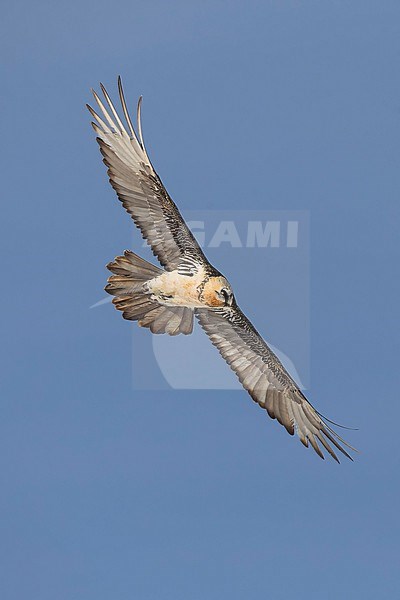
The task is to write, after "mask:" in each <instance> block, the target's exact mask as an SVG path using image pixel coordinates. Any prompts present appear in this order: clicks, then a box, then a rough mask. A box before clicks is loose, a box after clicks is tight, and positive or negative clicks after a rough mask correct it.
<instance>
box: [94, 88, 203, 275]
mask: <svg viewBox="0 0 400 600" xmlns="http://www.w3.org/2000/svg"><path fill="white" fill-rule="evenodd" d="M100 85H101V84H100ZM118 88H119V96H120V100H121V105H122V110H123V113H124V117H125V120H126V124H127V126H128V131H127V129H126V128H125V126H124V124H123V122H122V120H121V119H120V117H119V116H118V113H117V111H116V109H115V107H114V105H113V103H112V101H111V99H110V97H109V95H108V93H107V91H106V89H105V88H104V86H103V85H101V89H102V91H103V94H104V98H105V103H103V102H102V101H101V99H100V98H99V96H98V95H97V94H96V92H95V91H93V95H94V97H95V100H96V102H97V104H98V107H99V109H100V111H99V112H100V113H101V114H102V117H100V116H99V115H98V114H97V113H96V112H95V111H94V110H93V108H91V107H90V106H89V105H87V107H88V109H89V111H90V113H91V114H92V116H93V118H94V119H95V121H96V122H95V123H92V126H93V128H94V130H95V132H96V134H97V136H98V137H97V141H98V143H99V146H100V151H101V153H102V155H103V157H104V158H103V162H104V163H105V164H106V166H107V167H108V175H109V178H110V183H111V185H112V186H113V188H114V189H115V191H116V192H117V195H118V198H119V199H120V201H121V202H122V204H123V206H124V208H125V210H127V212H128V213H129V214H130V215H131V216H132V218H133V220H134V222H135V224H136V225H137V226H138V227H139V229H140V230H141V232H142V236H143V237H144V238H145V239H146V240H147V243H148V244H149V245H150V246H151V248H152V250H153V253H154V255H155V256H157V258H158V260H159V261H160V263H161V264H162V265H163V267H165V268H166V269H167V270H168V271H172V270H174V269H176V268H177V267H178V266H179V264H180V261H181V258H182V257H184V256H186V257H187V256H189V257H192V258H193V259H194V262H195V263H196V259H198V261H200V262H201V261H202V260H205V259H204V255H203V253H202V251H201V249H200V247H199V245H198V244H197V242H196V240H195V238H194V236H193V234H192V232H191V231H190V229H189V228H188V226H187V225H186V223H185V221H184V220H183V218H182V216H181V214H180V212H179V210H178V209H177V207H176V205H175V203H174V202H173V201H172V199H171V198H170V196H169V195H168V192H167V190H166V189H165V187H164V186H163V184H162V182H161V180H160V178H159V177H158V175H157V173H156V172H155V170H154V168H153V166H152V164H151V162H150V159H149V157H148V155H147V152H146V148H145V145H144V142H143V135H142V125H141V117H140V107H141V98H139V102H138V107H137V134H136V132H135V130H134V128H133V125H132V121H131V119H130V116H129V113H128V109H127V106H126V102H125V98H124V92H123V89H122V83H121V79H120V78H118ZM186 268H187V265H186Z"/></svg>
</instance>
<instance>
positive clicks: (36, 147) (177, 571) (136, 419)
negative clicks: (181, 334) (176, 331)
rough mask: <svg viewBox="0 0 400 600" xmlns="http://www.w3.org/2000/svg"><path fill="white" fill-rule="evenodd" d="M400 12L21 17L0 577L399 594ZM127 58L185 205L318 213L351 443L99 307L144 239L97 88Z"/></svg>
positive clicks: (193, 589)
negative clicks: (307, 443)
mask: <svg viewBox="0 0 400 600" xmlns="http://www.w3.org/2000/svg"><path fill="white" fill-rule="evenodd" d="M399 20H400V6H399V4H398V2H392V1H387V2H384V3H381V2H376V1H375V2H371V1H368V0H365V1H362V2H361V1H355V2H351V3H348V2H339V1H336V0H335V1H329V2H328V1H321V2H315V1H309V2H300V1H293V2H291V1H278V0H276V1H274V2H273V1H268V2H255V1H250V2H246V3H244V2H218V1H216V2H215V1H213V2H208V1H205V2H176V1H173V0H172V1H171V2H151V1H150V2H135V1H133V2H118V1H117V2H115V3H114V4H110V3H108V2H103V1H102V0H99V1H98V2H92V1H85V0H83V1H82V2H79V3H78V2H72V3H54V2H40V1H39V2H37V3H35V4H34V5H33V4H32V3H28V2H18V1H17V2H15V3H13V4H12V6H11V5H10V6H9V7H8V8H7V12H6V13H3V15H2V24H1V28H2V35H1V45H2V49H1V50H2V51H1V56H2V59H1V82H2V94H1V100H0V102H1V109H2V144H1V151H2V167H3V170H2V173H3V182H2V209H3V212H2V215H3V216H2V219H1V223H0V227H1V236H0V243H1V248H2V258H3V291H2V299H1V302H2V311H1V320H2V350H1V352H2V357H1V366H2V371H3V374H2V377H1V387H2V394H1V398H2V401H1V406H2V409H1V414H2V417H1V419H0V447H1V451H0V457H1V458H0V461H1V469H0V472H1V492H0V514H1V522H2V533H1V542H0V550H1V560H0V563H1V565H2V570H3V573H2V575H1V578H0V586H1V588H2V590H1V597H2V598H4V599H5V600H20V599H25V598H40V599H41V600H50V599H51V600H54V598H57V600H64V599H65V600H67V599H68V600H69V599H71V598H74V600H75V599H82V600H83V599H84V600H92V599H93V600H95V599H96V600H106V599H107V600H108V599H110V598H113V599H125V598H135V599H136V598H137V599H140V600H153V599H154V600H170V599H171V600H177V599H181V598H182V599H185V600H186V599H190V600H204V599H205V598H207V600H214V599H215V600H217V599H218V600H219V599H220V598H229V599H230V600H239V599H240V600H241V599H243V598H244V597H245V598H251V599H257V598H265V597H268V598H273V599H274V600H280V599H284V598H285V599H286V598H288V597H294V596H295V597H296V598H298V599H300V600H303V599H307V600H310V599H314V598H315V599H316V598H324V599H327V600H330V599H336V598H341V597H342V598H343V597H345V598H363V599H364V600H368V599H372V598H376V597H379V598H390V599H392V598H395V597H398V596H399V593H400V584H399V577H398V556H399V535H400V531H399V517H398V499H399V493H400V485H399V476H398V473H399V450H398V442H397V426H398V423H399V420H400V409H399V406H400V403H399V398H398V390H399V377H398V354H399V348H398V336H397V334H396V329H397V327H396V326H397V324H398V315H397V312H398V309H396V308H395V307H396V306H397V305H398V300H397V299H398V295H399V283H398V263H399V249H398V227H399V225H398V222H399V208H398V205H399V198H398V195H399V183H400V182H399V179H400V175H399V168H398V156H399V135H400V130H399V128H400V85H399V72H400V70H399V58H400V36H399ZM118 74H121V75H122V76H123V78H124V82H125V87H126V92H127V95H128V97H129V98H130V100H131V102H132V101H134V99H135V98H136V96H137V95H139V94H143V95H144V97H145V103H144V128H145V136H146V140H147V146H148V150H149V152H150V154H151V157H152V159H153V162H154V164H155V166H156V168H157V170H158V172H159V173H160V175H161V176H162V178H163V181H164V183H165V184H166V186H167V188H168V190H169V191H170V193H171V195H172V196H173V198H174V199H175V200H176V201H177V203H178V205H179V207H180V208H181V209H182V212H183V213H185V211H191V210H207V211H212V210H214V209H215V210H222V211H230V210H232V211H240V210H243V209H244V208H245V209H247V210H254V211H257V210H258V211H260V210H275V211H306V212H307V214H308V215H309V227H310V230H309V231H310V248H309V252H310V264H309V268H310V284H309V285H308V286H306V288H307V289H306V290H305V289H302V293H305V291H307V290H308V291H309V313H310V324H309V340H310V351H309V357H310V358H309V371H310V385H309V390H308V394H309V396H310V399H311V400H312V401H313V403H315V404H316V405H317V406H318V408H319V410H321V412H323V413H324V414H327V415H328V416H330V417H331V418H333V419H335V420H338V421H339V422H343V423H345V424H348V425H354V426H357V427H359V431H358V432H348V435H347V436H346V437H347V438H349V439H350V441H351V442H353V443H354V445H356V446H357V447H358V448H359V449H360V450H361V454H360V455H358V456H357V457H356V460H355V462H354V463H350V462H349V461H346V462H345V461H342V464H341V465H340V466H339V465H336V464H335V463H333V461H328V460H326V461H321V460H319V459H318V457H316V456H315V455H314V454H313V453H312V452H311V451H310V450H308V451H306V450H305V449H304V448H303V447H302V446H301V444H300V443H299V442H298V441H297V440H293V439H291V438H290V437H289V436H288V435H287V434H286V433H285V432H284V431H282V428H281V427H279V426H278V425H277V423H276V422H273V421H271V420H269V419H268V418H267V417H266V416H265V415H264V414H263V413H262V411H260V410H259V409H258V408H257V407H256V406H255V405H254V404H253V403H252V402H251V401H250V400H249V398H248V397H247V395H246V394H245V392H240V391H233V390H228V391H221V390H219V391H212V390H184V391H183V390H172V389H154V390H138V389H135V387H134V386H133V385H132V356H133V357H134V356H135V352H136V353H138V352H139V353H140V349H141V347H142V346H141V344H142V343H143V344H144V343H148V336H149V335H150V334H149V332H148V331H143V330H139V328H137V327H136V326H135V325H133V324H131V323H128V322H125V321H123V320H122V319H121V318H120V316H119V315H118V314H117V313H116V312H115V311H114V310H113V309H112V308H111V307H110V306H108V305H107V306H103V307H101V308H97V309H95V310H89V306H90V305H92V304H93V303H94V302H96V301H97V300H99V299H101V298H102V297H103V292H102V289H103V286H104V283H105V278H106V275H107V273H106V270H105V268H104V265H105V264H106V263H107V262H109V260H110V259H112V258H113V257H114V256H116V255H117V254H119V253H120V252H121V251H122V250H123V249H124V248H129V247H132V246H133V245H134V243H133V242H132V240H133V233H134V232H133V231H132V225H131V223H130V221H129V219H128V217H127V216H126V214H124V212H123V211H122V210H121V208H120V206H118V202H117V201H116V200H115V198H114V196H113V192H112V190H111V189H110V188H109V186H108V184H107V178H106V174H105V170H104V167H103V165H102V164H101V160H100V156H99V153H98V150H97V148H96V144H95V141H94V139H93V137H94V136H93V132H92V130H91V128H90V126H89V121H90V119H89V115H88V114H87V111H86V109H85V108H84V104H85V102H87V101H89V100H90V92H89V88H90V87H91V86H97V85H98V81H103V82H104V83H105V84H107V86H108V87H109V88H110V90H111V91H112V92H113V93H114V92H115V83H116V76H117V75H118ZM243 256H244V255H243ZM213 259H214V258H213ZM215 260H217V254H216V255H215ZM222 262H223V260H222ZM218 266H220V265H218ZM241 266H242V268H243V272H244V273H247V271H248V270H249V269H250V268H251V269H253V272H254V273H255V274H256V275H257V276H258V277H260V278H263V277H264V272H263V263H262V261H259V262H257V264H251V265H250V266H246V264H245V259H244V258H243V260H242V262H241ZM226 274H227V275H231V274H230V273H226ZM231 279H233V280H234V284H235V290H236V292H237V295H238V297H239V298H242V299H243V308H245V309H246V312H247V313H248V315H249V317H250V318H252V319H254V321H255V322H256V323H257V327H258V329H259V330H260V331H261V332H262V333H263V334H264V335H265V336H266V337H267V338H268V339H270V341H271V342H272V343H273V342H274V339H275V336H276V335H279V334H278V333H277V334H275V330H276V331H282V327H281V326H280V325H279V327H277V326H276V323H277V322H275V321H274V315H273V314H269V313H268V315H267V316H266V317H265V319H266V322H265V323H264V322H263V320H262V319H263V314H264V311H263V308H262V297H261V298H260V295H258V294H257V293H256V292H257V290H256V291H255V292H254V293H251V291H252V290H249V289H248V286H247V285H245V282H246V281H247V279H245V278H244V279H241V277H240V273H235V274H234V275H233V276H231ZM287 287H288V289H290V288H292V290H293V294H294V295H295V294H296V293H298V288H297V286H296V285H293V282H292V280H291V279H290V278H289V281H288V282H287ZM259 289H260V288H259ZM265 289H266V291H267V293H268V295H269V299H270V301H271V302H272V303H275V304H276V305H279V304H280V303H281V301H282V302H283V303H284V301H283V300H282V299H284V298H288V294H287V290H283V289H282V285H281V284H277V285H274V282H273V281H272V282H270V283H269V285H268V286H267V287H266V288H265ZM299 302H302V299H301V298H299ZM293 305H294V306H296V302H294V303H293ZM290 314H291V317H290V318H292V317H293V315H292V313H290ZM279 318H281V317H279ZM268 323H271V326H269V325H268ZM290 333H291V330H290V329H288V328H286V329H285V330H284V331H283V334H282V335H283V337H284V339H285V340H286V342H285V343H287V344H288V345H290V343H291V342H290ZM292 333H293V336H296V333H297V332H296V329H294V331H293V332H292ZM293 336H292V337H293ZM145 339H147V342H145ZM275 341H276V340H275ZM176 342H177V343H179V339H178V338H177V339H176ZM132 343H133V355H132ZM215 358H216V360H217V359H218V357H217V355H216V356H215Z"/></svg>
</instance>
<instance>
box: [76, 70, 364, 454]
mask: <svg viewBox="0 0 400 600" xmlns="http://www.w3.org/2000/svg"><path fill="white" fill-rule="evenodd" d="M100 85H101V89H102V92H103V95H104V100H101V98H100V97H99V95H98V94H97V93H96V92H95V91H93V95H94V98H95V100H96V103H97V105H98V109H99V113H100V114H101V116H100V115H99V114H98V113H96V112H95V111H94V110H93V108H92V107H90V106H89V105H87V107H88V109H89V111H90V113H91V114H92V116H93V118H94V122H92V126H93V128H94V130H95V132H96V134H97V138H96V139H97V142H98V144H99V146H100V151H101V154H102V155H103V162H104V163H105V165H106V166H107V168H108V176H109V179H110V183H111V185H112V187H113V188H114V190H115V191H116V193H117V195H118V198H119V200H120V201H121V203H122V205H123V207H124V208H125V210H126V211H127V212H128V213H129V214H130V215H131V217H132V219H133V221H134V223H135V224H136V226H137V227H138V228H139V229H140V231H141V233H142V236H143V238H144V239H145V240H147V243H148V244H149V245H150V247H151V249H152V251H153V254H154V255H155V256H156V257H157V258H158V260H159V262H160V264H161V266H162V268H160V267H157V266H155V265H153V264H150V263H149V262H147V261H146V260H144V259H143V258H141V257H140V256H138V255H136V254H134V253H133V252H131V251H129V250H126V251H125V252H124V254H123V256H118V257H117V258H115V260H114V261H113V262H111V263H109V264H108V265H107V268H108V269H109V270H110V271H111V273H113V274H112V275H111V276H110V277H109V279H108V284H107V286H106V288H105V289H106V291H107V292H108V293H109V294H112V295H113V296H114V298H113V304H114V305H115V307H116V308H117V309H118V310H120V311H122V316H123V317H124V319H128V320H131V321H137V322H138V324H139V325H140V326H142V327H148V328H149V329H150V331H151V332H152V333H167V334H169V335H178V334H180V333H182V334H184V335H188V334H190V333H191V332H192V331H193V317H194V316H195V317H196V318H197V320H198V321H199V323H200V325H201V327H202V328H203V329H204V331H205V332H206V334H207V335H208V337H209V338H210V340H211V342H212V344H214V346H216V347H217V349H218V351H219V352H220V354H221V355H222V357H223V358H224V359H225V361H226V362H227V363H228V365H229V366H230V368H231V369H232V370H233V371H234V372H235V373H236V375H237V377H238V378H239V381H240V382H241V384H242V386H243V387H244V389H245V390H246V391H247V392H248V393H249V394H250V396H251V398H252V399H253V400H254V401H255V402H256V403H257V404H258V405H259V406H260V407H261V408H263V409H265V410H266V411H267V412H268V414H269V416H270V417H271V418H272V419H277V421H278V422H279V423H280V424H281V425H283V426H284V427H285V428H286V430H287V431H288V433H289V434H290V435H293V434H294V433H296V434H297V435H298V437H299V438H300V441H301V442H302V443H303V444H304V446H306V447H308V445H309V444H311V446H312V447H313V449H314V450H315V452H316V453H317V454H318V455H319V456H320V457H321V458H324V455H323V453H322V451H321V448H320V445H321V446H322V447H323V448H325V450H326V451H327V452H328V453H329V454H330V455H331V456H332V457H333V458H334V459H335V460H336V461H337V462H339V459H338V457H337V455H336V452H335V450H334V448H335V449H336V450H339V451H340V452H342V453H343V454H344V455H345V456H347V457H348V458H350V459H351V456H350V455H349V454H348V452H347V451H346V450H345V448H344V446H346V447H347V448H350V449H351V450H355V449H354V448H352V446H350V445H349V444H347V442H345V441H344V440H343V439H342V438H341V437H340V436H339V435H338V434H337V433H336V432H335V431H334V430H333V429H332V428H331V427H330V426H329V425H328V423H327V421H328V419H324V418H323V417H322V415H320V413H319V412H318V411H317V410H316V409H315V408H314V407H313V406H312V405H311V404H310V403H309V402H308V400H307V399H306V397H305V396H304V394H303V393H302V391H301V390H300V389H299V387H298V386H297V384H296V383H295V381H294V380H293V379H292V378H291V376H290V375H289V373H288V372H287V371H286V370H285V368H284V367H283V365H282V363H281V362H280V361H279V359H278V358H277V356H276V355H275V354H274V353H273V352H272V350H271V349H270V348H269V346H268V345H267V344H266V342H265V341H264V340H263V338H262V337H261V336H260V334H259V333H258V332H257V330H256V329H255V328H254V326H253V325H252V324H251V323H250V321H249V320H248V319H247V317H246V316H245V315H244V314H243V312H242V311H241V310H240V308H239V306H238V304H237V302H236V298H235V296H234V293H233V291H232V288H231V286H230V284H229V282H228V280H227V279H226V278H225V277H224V276H223V275H222V274H221V273H220V272H219V271H218V270H217V269H216V268H215V267H213V266H212V265H211V264H210V263H209V262H208V260H207V258H206V257H205V255H204V253H203V251H202V250H201V248H200V246H199V245H198V243H197V241H196V239H195V238H194V236H193V234H192V232H191V231H190V229H189V228H188V226H187V225H186V223H185V221H184V219H183V218H182V216H181V214H180V212H179V210H178V208H177V206H176V205H175V203H174V202H173V200H172V199H171V198H170V196H169V194H168V192H167V190H166V189H165V187H164V186H163V184H162V182H161V179H160V178H159V176H158V175H157V173H156V171H155V169H154V167H153V165H152V163H151V161H150V159H149V157H148V154H147V151H146V147H145V145H144V141H143V135H142V125H141V103H142V98H141V97H140V98H139V102H138V105H137V130H136V131H135V129H134V127H133V124H132V121H131V118H130V116H129V112H128V108H127V104H126V102H125V97H124V92H123V88H122V83H121V78H118V89H119V97H120V101H121V106H122V111H123V114H124V118H125V121H126V124H124V123H123V122H122V120H121V118H120V116H119V115H118V113H117V111H116V109H115V107H114V104H113V103H112V101H111V99H110V97H109V95H108V93H107V91H106V89H105V88H104V86H103V85H102V84H100ZM319 444H320V445H319ZM351 460H352V459H351Z"/></svg>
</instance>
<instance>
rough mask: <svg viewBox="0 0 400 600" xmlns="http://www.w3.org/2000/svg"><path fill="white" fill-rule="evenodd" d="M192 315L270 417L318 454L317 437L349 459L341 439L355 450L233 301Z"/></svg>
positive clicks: (336, 458)
mask: <svg viewBox="0 0 400 600" xmlns="http://www.w3.org/2000/svg"><path fill="white" fill-rule="evenodd" d="M196 316H197V318H198V320H199V323H200V325H201V326H202V328H203V329H204V331H205V332H206V333H207V335H208V337H209V338H210V340H211V342H212V343H213V344H214V346H216V347H217V348H218V350H219V352H220V354H221V355H222V357H223V358H224V359H225V361H226V362H227V363H228V365H229V366H230V368H231V369H232V370H233V371H234V372H235V373H236V375H237V376H238V378H239V381H240V383H241V384H242V385H243V387H244V388H245V390H247V391H248V393H249V394H250V396H251V397H252V398H253V400H254V401H255V402H257V403H258V404H259V405H260V406H261V407H262V408H264V409H265V410H266V411H267V412H268V414H269V416H270V417H271V418H272V419H277V420H278V421H279V423H280V424H281V425H283V426H284V427H285V428H286V430H287V431H288V432H289V433H290V435H293V434H294V433H295V432H296V433H297V434H298V436H299V438H300V440H301V442H302V443H303V444H304V446H307V447H308V444H309V443H310V444H311V446H312V447H313V448H314V450H315V452H316V453H317V454H318V455H319V456H320V457H321V458H324V456H323V454H322V452H321V450H320V448H319V446H318V443H317V439H318V441H319V442H320V443H321V445H322V446H323V447H324V448H325V449H326V450H327V451H328V452H329V454H330V455H331V456H332V457H333V458H334V459H335V460H336V461H337V462H339V459H338V457H337V456H336V454H335V452H334V450H333V448H332V445H333V446H335V447H336V448H337V449H338V450H340V451H341V452H342V453H343V454H344V455H345V456H347V457H348V458H350V459H351V460H352V458H351V456H350V455H349V454H348V453H347V452H346V450H345V449H344V448H343V446H342V445H341V444H340V443H339V441H340V442H342V444H343V445H345V446H347V447H348V448H350V449H352V450H354V448H352V447H351V446H349V444H347V443H346V442H345V441H344V440H343V439H342V438H341V437H340V436H339V435H338V434H337V433H336V432H335V431H334V430H333V429H331V427H329V425H327V423H325V422H324V421H323V419H322V418H321V416H320V415H319V414H318V412H317V411H316V410H315V409H314V408H313V406H312V405H311V404H310V403H309V402H308V400H307V399H306V398H305V396H304V395H303V393H302V392H301V390H300V389H299V388H298V386H297V385H296V383H295V382H294V380H293V379H292V378H291V377H290V375H289V373H288V372H287V371H286V370H285V368H284V366H283V365H282V363H281V362H280V360H279V359H278V357H277V356H276V355H275V354H274V353H273V352H272V350H271V349H270V348H269V347H268V345H267V344H266V343H265V342H264V340H263V339H262V337H261V336H260V335H259V333H258V332H257V331H256V329H255V328H254V327H253V325H252V324H251V323H250V321H249V320H248V319H247V317H246V316H245V315H244V314H243V313H242V311H241V310H240V308H239V307H238V306H237V305H236V306H232V307H224V308H221V309H213V310H207V309H196Z"/></svg>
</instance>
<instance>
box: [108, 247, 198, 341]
mask: <svg viewBox="0 0 400 600" xmlns="http://www.w3.org/2000/svg"><path fill="white" fill-rule="evenodd" d="M107 268H108V269H109V270H110V271H111V272H112V273H113V275H111V277H109V278H108V284H107V285H106V287H105V290H106V292H108V293H109V294H111V295H112V296H115V298H114V299H113V304H114V306H115V308H117V309H118V310H121V311H122V316H123V317H124V319H128V320H130V321H137V322H138V324H139V325H140V326H141V327H149V328H150V331H151V332H152V333H168V334H169V335H178V333H183V334H185V335H188V334H189V333H192V331H193V310H192V309H190V308H186V307H185V306H165V305H164V304H159V302H157V301H156V300H155V299H154V298H152V297H151V294H149V292H148V291H147V289H146V286H145V284H146V282H147V281H149V280H150V279H154V278H155V277H158V276H159V275H161V274H162V273H163V271H162V269H159V268H158V267H155V266H154V265H152V264H151V263H149V262H147V261H146V260H144V259H143V258H141V257H140V256H138V255H137V254H134V253H133V252H130V251H129V250H126V251H125V252H124V255H123V256H117V258H116V259H115V260H114V261H113V262H111V263H109V264H108V265H107Z"/></svg>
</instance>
